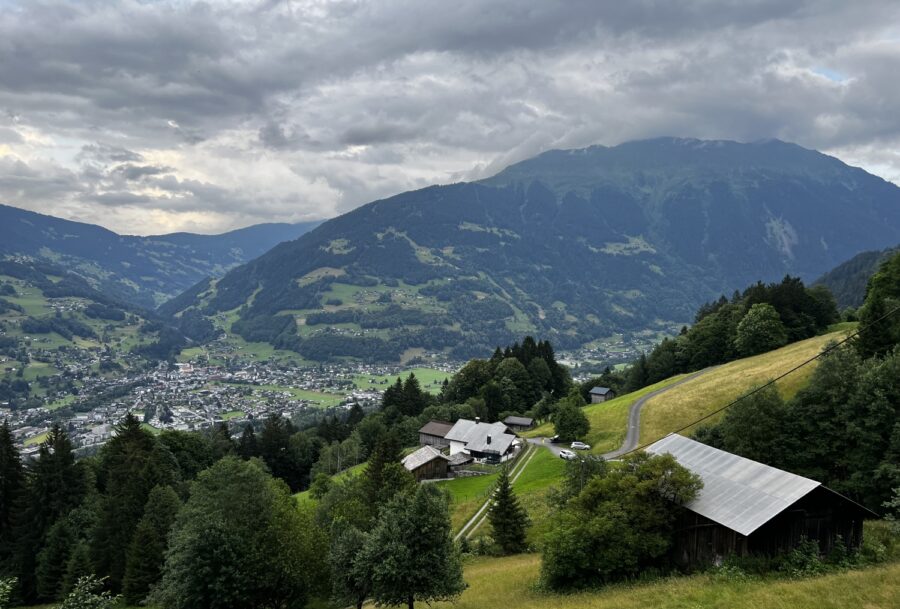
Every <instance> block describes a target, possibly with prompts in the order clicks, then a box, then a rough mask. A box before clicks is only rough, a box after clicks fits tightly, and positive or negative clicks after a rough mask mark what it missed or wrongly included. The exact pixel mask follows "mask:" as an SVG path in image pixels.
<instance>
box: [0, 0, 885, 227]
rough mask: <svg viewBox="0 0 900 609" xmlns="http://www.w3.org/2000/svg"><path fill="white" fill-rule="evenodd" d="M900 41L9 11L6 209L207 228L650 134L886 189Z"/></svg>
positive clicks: (835, 6) (507, 2) (509, 14)
mask: <svg viewBox="0 0 900 609" xmlns="http://www.w3.org/2000/svg"><path fill="white" fill-rule="evenodd" d="M897 24H900V5H898V4H897V3H896V2H892V1H890V0H886V1H882V2H874V1H872V2H868V1H865V0H859V1H856V2H852V3H850V2H837V1H826V0H758V1H753V0H731V1H717V2H712V1H709V0H695V1H682V2H662V1H659V0H635V1H629V2H597V1H596V0H584V1H581V0H576V1H568V2H554V1H551V0H541V1H540V2H533V3H532V6H527V5H526V4H525V3H523V2H521V1H519V0H492V1H490V2H488V1H482V2H474V1H471V0H457V1H456V2H450V3H448V2H444V1H435V0H382V1H381V2H364V1H355V0H334V1H331V0H328V1H326V0H313V1H308V2H301V1H293V2H291V1H282V2H279V1H275V0H268V1H227V2H214V3H191V2H185V1H182V0H171V1H168V2H166V1H157V2H138V1H128V0H125V1H122V2H117V3H109V2H105V1H102V0H81V1H78V2H63V1H51V0H20V1H9V0H0V202H6V203H9V204H12V205H17V206H20V207H26V208H29V209H33V210H36V211H41V212H44V213H51V214H54V215H60V216H64V217H68V218H73V219H79V220H84V221H88V222H96V223H99V224H103V225H105V226H108V227H110V228H112V229H113V230H117V231H120V232H127V233H141V234H150V233H160V232H167V231H174V230H193V231H198V232H216V231H220V230H225V229H229V228H234V227H238V226H243V225H247V224H253V223H257V222H264V221H299V220H305V219H318V218H324V217H330V216H334V215H336V214H338V213H341V212H344V211H347V210H349V209H352V208H353V207H355V206H357V205H360V204H362V203H365V202H367V201H370V200H373V199H377V198H379V197H383V196H387V195H390V194H393V193H396V192H400V191H403V190H408V189H411V188H417V187H421V186H424V185H427V184H431V183H435V182H450V181H456V180H461V179H472V178H478V177H482V176H485V175H489V174H491V173H493V172H495V171H497V170H499V169H501V168H502V167H504V166H505V165H507V164H509V163H511V162H515V161H518V160H521V159H523V158H527V157H529V156H531V155H533V154H535V153H538V152H540V151H542V150H546V149H550V148H560V147H578V146H585V145H590V144H596V143H600V144H616V143H619V142H621V141H625V140H630V139H636V138H643V137H654V136H660V135H676V136H693V137H714V138H728V139H737V140H756V139H761V138H767V137H778V138H781V139H785V140H790V141H795V142H797V143H799V144H801V145H804V146H808V147H812V148H818V149H820V150H825V151H827V152H830V153H832V154H835V155H837V156H839V157H841V158H842V159H844V160H846V161H848V162H851V163H854V164H859V165H861V166H863V167H865V168H867V169H869V170H870V171H873V172H875V173H878V174H880V175H882V176H883V177H885V178H887V179H891V180H894V181H900V113H898V112H897V111H896V109H897V108H898V107H900V79H898V78H897V77H896V75H897V74H898V73H900V27H898V25H897Z"/></svg>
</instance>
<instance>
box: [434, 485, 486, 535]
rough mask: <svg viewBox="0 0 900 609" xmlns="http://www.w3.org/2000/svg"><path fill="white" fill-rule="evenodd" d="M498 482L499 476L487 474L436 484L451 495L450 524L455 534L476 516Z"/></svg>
mask: <svg viewBox="0 0 900 609" xmlns="http://www.w3.org/2000/svg"><path fill="white" fill-rule="evenodd" d="M496 480H497V474H487V475H485V476H472V477H469V478H456V479H455V480H448V481H446V482H435V483H434V484H437V485H438V487H439V488H442V489H444V490H445V491H447V492H448V493H450V523H451V525H452V527H453V531H454V532H456V531H459V530H460V529H461V528H462V526H463V525H464V524H466V522H468V521H469V519H470V518H471V517H472V516H474V515H475V512H477V511H478V508H480V507H481V506H482V504H483V503H484V500H485V498H486V497H487V494H488V492H489V491H490V489H491V487H493V485H494V482H495V481H496Z"/></svg>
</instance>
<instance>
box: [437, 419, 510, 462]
mask: <svg viewBox="0 0 900 609" xmlns="http://www.w3.org/2000/svg"><path fill="white" fill-rule="evenodd" d="M488 436H490V437H491V443H490V444H488V443H487V438H488ZM444 438H445V439H447V440H451V441H454V442H462V443H463V444H465V445H466V449H467V450H474V451H476V452H499V453H501V454H502V453H504V452H506V450H507V449H508V448H509V445H510V444H512V441H513V440H515V439H516V436H515V435H513V434H511V433H509V428H508V427H507V426H506V425H504V424H503V423H481V422H476V421H472V420H469V419H460V420H458V421H457V422H456V423H455V424H454V425H453V429H451V430H450V431H449V432H448V433H447V435H446V436H444Z"/></svg>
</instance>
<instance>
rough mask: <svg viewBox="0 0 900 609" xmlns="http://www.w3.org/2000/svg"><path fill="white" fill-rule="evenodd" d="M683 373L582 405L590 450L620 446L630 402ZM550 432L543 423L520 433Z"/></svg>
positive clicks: (540, 433)
mask: <svg viewBox="0 0 900 609" xmlns="http://www.w3.org/2000/svg"><path fill="white" fill-rule="evenodd" d="M685 376H687V375H684V374H680V375H678V376H673V377H672V378H668V379H666V380H664V381H660V382H658V383H655V384H653V385H648V386H647V387H644V388H643V389H640V390H638V391H633V392H631V393H627V394H625V395H621V396H619V397H617V398H615V399H614V400H610V401H608V402H604V403H602V404H592V405H590V406H585V407H584V414H585V415H587V418H588V421H590V423H591V431H590V433H588V435H587V437H586V438H585V441H586V442H587V443H588V444H590V445H591V452H592V453H594V454H602V453H606V452H609V451H611V450H615V449H616V448H618V447H619V446H621V445H622V442H623V441H624V440H625V431H626V426H627V425H628V409H629V408H631V405H632V404H634V403H635V401H637V400H638V399H640V398H642V397H643V396H645V395H647V394H648V393H653V392H654V391H656V390H657V389H662V388H663V387H668V386H669V385H672V384H674V383H677V382H678V381H679V380H681V379H682V378H684V377H685ZM553 433H554V432H553V424H552V423H544V424H543V425H541V426H540V427H536V428H535V429H533V430H531V431H529V432H526V433H525V434H523V435H525V436H527V437H529V438H536V437H540V436H552V435H553Z"/></svg>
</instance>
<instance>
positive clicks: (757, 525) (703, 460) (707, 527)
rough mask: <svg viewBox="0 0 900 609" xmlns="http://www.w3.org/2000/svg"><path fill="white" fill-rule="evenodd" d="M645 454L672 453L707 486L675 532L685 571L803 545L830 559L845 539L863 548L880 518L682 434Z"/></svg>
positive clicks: (811, 484) (812, 484)
mask: <svg viewBox="0 0 900 609" xmlns="http://www.w3.org/2000/svg"><path fill="white" fill-rule="evenodd" d="M646 450H647V451H648V452H651V453H655V454H666V453H669V454H671V455H672V456H674V457H675V459H676V460H677V461H678V462H679V463H680V464H681V465H682V466H684V467H685V468H687V469H689V470H690V471H692V472H694V473H695V474H697V475H698V476H700V478H702V480H703V489H702V490H701V491H700V494H699V495H698V496H697V498H696V499H694V500H693V501H691V502H689V503H687V504H685V506H684V507H685V508H686V509H685V511H684V514H683V516H682V518H681V520H680V522H679V524H678V526H677V529H676V536H675V544H674V548H673V558H674V559H675V561H676V562H678V563H679V564H681V565H685V566H692V565H704V564H710V563H718V562H720V561H721V560H722V559H723V558H724V557H726V556H729V555H739V556H746V555H749V554H763V555H773V554H777V553H779V552H783V551H786V550H790V549H792V548H794V547H796V546H797V544H798V543H799V542H800V541H801V540H802V539H803V538H806V539H811V540H815V541H817V542H818V543H819V548H820V549H821V551H822V552H826V553H827V552H829V551H831V548H833V547H834V545H835V544H836V543H838V541H839V540H840V541H841V542H842V543H844V544H846V545H847V546H848V548H850V549H853V548H858V547H859V545H860V543H862V526H863V520H865V519H867V518H877V517H878V516H877V514H874V513H873V512H871V511H870V510H868V509H866V508H865V507H863V506H861V505H859V504H858V503H856V502H854V501H851V500H850V499H847V498H846V497H844V496H842V495H840V494H838V493H836V492H834V491H832V490H831V489H828V488H826V487H824V486H822V484H821V483H820V482H817V481H815V480H810V479H809V478H804V477H803V476H798V475H796V474H792V473H790V472H786V471H783V470H780V469H777V468H774V467H770V466H768V465H764V464H762V463H758V462H756V461H751V460H750V459H745V458H743V457H739V456H737V455H733V454H731V453H729V452H726V451H723V450H719V449H717V448H712V447H711V446H707V445H705V444H701V443H700V442H696V441H694V440H691V439H689V438H685V437H683V436H679V435H677V434H670V435H668V436H666V437H665V438H663V439H662V440H659V441H658V442H655V443H654V444H651V445H650V446H649V447H647V449H646Z"/></svg>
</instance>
